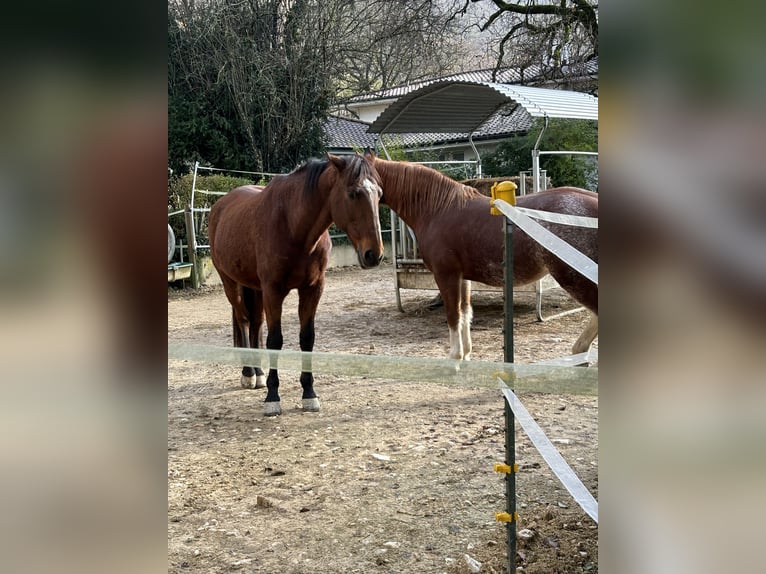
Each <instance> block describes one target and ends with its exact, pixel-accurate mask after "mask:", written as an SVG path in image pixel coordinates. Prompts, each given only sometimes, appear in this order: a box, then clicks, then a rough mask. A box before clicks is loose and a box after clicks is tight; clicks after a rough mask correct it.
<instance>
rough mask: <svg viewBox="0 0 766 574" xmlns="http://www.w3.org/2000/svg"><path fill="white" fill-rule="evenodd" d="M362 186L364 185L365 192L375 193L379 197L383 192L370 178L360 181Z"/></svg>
mask: <svg viewBox="0 0 766 574" xmlns="http://www.w3.org/2000/svg"><path fill="white" fill-rule="evenodd" d="M362 187H364V189H366V190H367V193H369V194H370V195H377V196H378V197H380V196H381V194H382V193H383V190H382V189H380V186H379V185H378V184H377V183H374V182H373V181H371V180H370V179H365V180H364V181H363V182H362Z"/></svg>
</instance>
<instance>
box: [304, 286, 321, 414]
mask: <svg viewBox="0 0 766 574" xmlns="http://www.w3.org/2000/svg"><path fill="white" fill-rule="evenodd" d="M323 289H324V278H322V279H321V280H320V281H319V282H318V283H317V284H316V285H313V286H311V287H306V288H303V289H300V290H299V291H298V318H299V319H300V323H301V331H300V345H301V351H304V352H307V353H310V352H312V351H313V350H314V339H315V338H316V337H315V332H314V317H315V316H316V310H317V306H318V305H319V299H320V297H321V296H322V291H323ZM301 387H302V388H303V400H302V403H303V410H304V411H306V412H316V411H318V410H319V408H320V404H319V397H317V395H316V393H315V392H314V374H313V373H312V372H311V358H310V357H304V358H303V363H302V370H301Z"/></svg>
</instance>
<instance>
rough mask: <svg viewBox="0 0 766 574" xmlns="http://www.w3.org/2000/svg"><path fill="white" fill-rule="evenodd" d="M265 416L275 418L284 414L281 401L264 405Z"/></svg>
mask: <svg viewBox="0 0 766 574" xmlns="http://www.w3.org/2000/svg"><path fill="white" fill-rule="evenodd" d="M263 405H264V406H263V414H264V415H266V416H267V417H275V416H277V415H281V414H282V405H281V401H272V402H269V403H263Z"/></svg>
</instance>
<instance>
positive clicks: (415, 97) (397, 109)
mask: <svg viewBox="0 0 766 574" xmlns="http://www.w3.org/2000/svg"><path fill="white" fill-rule="evenodd" d="M509 107H510V109H511V112H510V113H509V115H513V114H514V113H515V112H517V111H518V109H521V110H523V111H524V112H525V115H527V116H529V117H549V118H575V119H589V120H597V119H598V98H597V97H595V96H592V95H590V94H585V93H581V92H571V91H566V90H554V89H548V88H534V87H530V86H513V85H509V84H498V83H493V82H470V81H461V82H454V81H443V82H435V83H433V84H429V85H427V86H424V87H422V88H420V89H418V90H415V91H412V92H410V93H409V94H407V95H405V96H402V97H400V98H399V99H398V100H396V101H395V102H394V103H392V104H391V105H390V106H389V107H388V108H386V110H385V111H384V112H383V113H382V114H381V115H380V116H379V117H378V118H377V119H376V120H375V121H374V122H373V123H372V124H371V125H370V128H369V130H368V131H369V132H370V133H423V132H426V133H468V134H470V133H473V132H475V131H477V130H479V128H480V127H481V126H482V124H484V122H486V121H487V120H488V119H489V118H491V117H492V116H493V115H495V114H496V112H498V111H499V110H501V109H502V108H509Z"/></svg>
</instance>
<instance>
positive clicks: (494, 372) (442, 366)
mask: <svg viewBox="0 0 766 574" xmlns="http://www.w3.org/2000/svg"><path fill="white" fill-rule="evenodd" d="M168 359H169V360H186V361H196V362H201V363H211V364H217V365H230V366H232V367H242V366H243V365H250V366H255V365H259V366H262V367H263V368H268V365H270V364H271V360H272V359H274V360H276V361H278V368H280V369H285V370H294V371H300V370H303V369H304V368H305V367H306V366H307V365H311V367H310V370H311V371H313V372H314V373H315V374H316V373H328V374H332V375H339V376H353V377H366V378H370V379H380V380H381V381H383V382H384V383H388V382H390V381H402V382H433V383H439V384H445V385H453V386H460V387H468V388H486V389H497V378H498V376H500V377H502V378H503V379H504V380H506V381H513V383H512V384H513V388H514V389H516V391H517V392H534V393H546V394H563V395H597V394H598V370H597V369H595V368H587V367H561V366H550V365H523V364H514V363H494V362H490V361H457V360H455V359H434V358H424V357H394V356H384V355H352V354H344V353H322V352H316V351H315V352H313V353H305V352H301V351H270V350H267V349H242V348H238V347H220V346H214V345H200V344H191V343H168ZM173 368H181V369H182V368H183V366H182V365H174V366H173Z"/></svg>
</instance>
